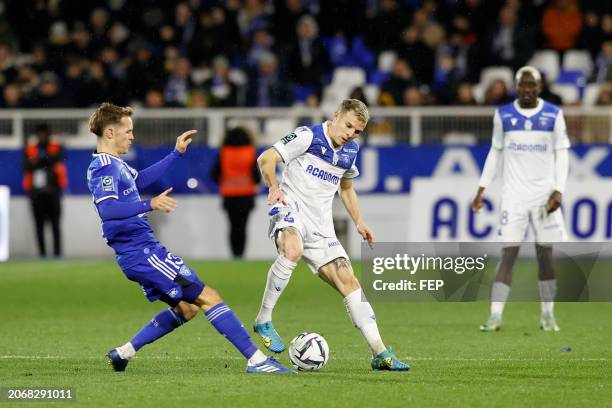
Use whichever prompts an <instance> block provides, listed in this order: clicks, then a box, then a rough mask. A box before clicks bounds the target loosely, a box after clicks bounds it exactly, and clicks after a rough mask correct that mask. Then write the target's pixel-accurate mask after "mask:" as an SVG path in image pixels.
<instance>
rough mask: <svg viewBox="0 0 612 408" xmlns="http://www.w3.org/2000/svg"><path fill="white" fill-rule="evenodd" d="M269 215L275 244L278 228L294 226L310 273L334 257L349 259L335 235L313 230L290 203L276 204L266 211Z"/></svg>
mask: <svg viewBox="0 0 612 408" xmlns="http://www.w3.org/2000/svg"><path fill="white" fill-rule="evenodd" d="M268 215H269V216H270V229H269V232H268V234H269V236H270V239H271V240H272V242H274V244H275V245H276V236H277V234H278V232H279V231H280V230H282V229H283V228H287V227H293V228H295V229H296V230H297V231H298V232H299V233H300V235H301V237H302V242H303V244H304V251H303V253H302V259H304V261H305V262H306V264H307V265H308V267H309V268H310V270H311V271H312V273H314V274H318V273H319V269H320V268H321V267H322V266H324V265H326V264H328V263H330V262H331V261H333V260H334V259H336V258H346V259H349V257H348V254H347V253H346V251H345V250H344V248H343V247H342V244H340V241H339V240H338V238H337V237H336V236H333V237H324V236H322V235H320V234H317V232H316V231H314V227H313V226H312V225H311V223H310V222H308V220H307V219H306V218H305V217H303V216H301V214H300V212H299V211H298V210H296V209H295V208H294V207H293V206H291V205H284V204H281V203H279V204H276V205H274V206H273V207H272V208H271V209H270V211H269V212H268Z"/></svg>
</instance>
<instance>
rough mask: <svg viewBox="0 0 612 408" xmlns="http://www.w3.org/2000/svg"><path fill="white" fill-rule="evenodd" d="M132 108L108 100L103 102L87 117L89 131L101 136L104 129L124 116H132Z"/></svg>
mask: <svg viewBox="0 0 612 408" xmlns="http://www.w3.org/2000/svg"><path fill="white" fill-rule="evenodd" d="M132 113H134V109H132V108H130V107H129V106H126V107H123V106H117V105H113V104H112V103H110V102H104V103H103V104H102V105H100V106H99V107H98V109H96V111H95V112H94V113H92V114H91V116H90V117H89V131H90V132H91V133H93V134H94V135H96V136H98V137H102V133H104V129H106V127H108V126H110V125H115V124H117V123H119V122H120V121H121V119H122V118H124V117H126V116H132Z"/></svg>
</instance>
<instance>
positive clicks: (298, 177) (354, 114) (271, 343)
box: [254, 99, 410, 371]
mask: <svg viewBox="0 0 612 408" xmlns="http://www.w3.org/2000/svg"><path fill="white" fill-rule="evenodd" d="M368 120H369V112H368V109H367V108H366V106H365V105H364V104H363V102H361V101H358V100H356V99H346V100H344V101H343V102H342V103H341V104H340V107H339V108H338V110H337V111H336V112H335V113H334V115H333V119H332V120H331V121H326V122H324V123H321V124H318V125H315V126H311V127H306V126H302V127H299V128H297V129H296V130H295V131H294V132H292V133H290V134H289V135H287V136H285V137H283V138H282V139H281V140H279V141H278V142H276V143H275V144H274V145H273V146H272V147H271V148H269V149H268V150H266V151H265V152H263V153H262V154H261V155H260V156H259V158H258V160H257V161H258V164H259V168H260V170H261V174H262V176H263V180H264V182H265V183H266V185H267V186H268V188H269V194H268V204H269V205H270V206H271V208H270V211H269V212H268V215H269V216H270V230H269V235H270V238H271V239H272V241H273V242H274V244H275V245H276V249H277V251H278V257H277V258H276V260H275V261H274V263H273V264H272V266H271V267H270V270H269V271H268V277H267V282H266V287H265V291H264V295H263V300H262V303H261V308H260V310H259V314H258V315H257V318H256V320H255V326H254V330H255V332H256V333H258V334H259V335H260V336H261V337H262V339H263V342H264V345H265V346H266V347H267V348H269V349H270V350H271V351H273V352H276V353H280V352H282V351H283V350H284V349H285V345H284V344H283V341H282V339H281V338H280V336H279V335H278V333H277V332H276V330H275V328H274V326H273V324H272V310H273V309H274V305H275V304H276V302H277V301H278V298H279V297H280V295H281V293H282V292H283V290H284V289H285V287H286V286H287V284H288V283H289V278H290V277H291V273H292V272H293V270H294V268H295V267H296V266H297V263H298V261H299V260H300V259H302V258H303V259H304V260H305V261H306V263H307V264H308V266H309V267H310V269H311V270H312V272H313V273H315V274H317V275H318V276H319V277H320V278H321V279H322V280H324V281H325V282H327V283H328V284H329V285H330V286H332V287H333V288H334V289H336V290H337V291H338V292H339V293H340V295H341V296H342V297H343V298H344V304H345V305H346V308H347V311H348V313H349V316H350V318H351V321H352V322H353V324H354V325H355V326H356V327H357V328H358V329H359V330H360V331H361V333H362V334H363V336H364V337H365V340H366V342H367V343H368V345H369V346H370V349H371V352H372V362H371V366H372V368H373V369H374V370H391V371H408V370H409V369H410V367H409V366H408V365H407V364H405V363H403V362H402V361H400V360H399V359H398V358H397V357H396V356H395V355H394V354H393V352H392V351H391V350H390V349H387V348H386V347H385V345H384V343H383V341H382V339H381V337H380V333H379V331H378V326H377V324H376V316H375V315H374V311H373V310H372V306H371V305H370V303H369V302H368V301H367V300H366V299H365V296H364V294H363V291H362V289H361V285H360V284H359V281H358V280H357V278H356V277H355V274H354V272H353V268H352V266H351V263H350V262H349V257H348V255H347V253H346V251H345V250H344V248H343V247H342V245H341V244H340V242H339V241H338V238H337V237H336V232H335V230H334V225H333V219H332V202H333V199H334V196H335V194H336V192H338V193H339V195H340V198H341V200H342V203H343V204H344V207H345V208H346V210H347V212H348V214H349V215H350V217H351V219H352V220H353V222H354V223H355V227H356V228H357V231H358V232H359V234H360V235H361V236H362V237H363V239H364V240H367V241H368V243H369V244H370V245H371V244H372V242H373V241H374V233H373V232H372V230H371V229H370V228H369V227H368V226H367V225H366V224H365V223H364V222H363V219H362V218H361V214H360V211H359V207H358V204H357V195H356V193H355V190H354V189H353V181H352V179H353V178H355V177H357V176H358V175H359V171H358V170H357V167H356V166H355V159H356V158H357V152H358V151H359V145H358V144H357V143H356V142H355V141H354V139H355V138H356V137H357V136H358V135H359V134H360V133H361V132H362V131H363V130H364V128H365V127H366V125H367V123H368ZM281 161H283V162H284V163H285V169H284V171H283V175H282V181H281V183H280V184H279V182H278V181H277V178H276V166H277V164H278V163H280V162H281Z"/></svg>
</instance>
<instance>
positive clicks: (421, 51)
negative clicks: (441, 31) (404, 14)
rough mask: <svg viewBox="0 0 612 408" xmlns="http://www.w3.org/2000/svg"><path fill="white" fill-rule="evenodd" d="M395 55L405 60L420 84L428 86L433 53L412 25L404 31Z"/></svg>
mask: <svg viewBox="0 0 612 408" xmlns="http://www.w3.org/2000/svg"><path fill="white" fill-rule="evenodd" d="M397 55H398V56H399V57H400V58H402V59H404V60H406V61H407V62H408V64H409V65H410V66H411V67H412V69H413V70H414V76H415V77H416V79H417V81H418V82H419V83H422V84H430V83H431V80H432V77H433V72H434V66H435V53H434V51H433V50H432V49H431V48H429V47H428V46H427V45H426V44H425V43H424V42H423V40H422V37H421V33H420V31H419V29H418V28H417V27H416V26H414V25H412V26H409V27H407V28H406V29H404V32H403V33H402V41H401V43H400V46H399V47H398V49H397Z"/></svg>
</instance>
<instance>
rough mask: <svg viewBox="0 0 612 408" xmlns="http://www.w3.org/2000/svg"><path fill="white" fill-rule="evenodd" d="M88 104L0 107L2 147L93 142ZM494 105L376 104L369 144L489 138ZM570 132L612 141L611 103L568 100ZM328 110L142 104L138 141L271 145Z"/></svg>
mask: <svg viewBox="0 0 612 408" xmlns="http://www.w3.org/2000/svg"><path fill="white" fill-rule="evenodd" d="M91 112H92V111H91V110H90V109H31V110H3V111H0V148H20V147H21V146H22V145H23V142H24V138H25V137H27V136H29V135H31V134H32V133H33V130H34V127H35V126H36V125H37V124H38V123H41V122H46V123H48V124H49V125H50V126H51V128H52V130H53V133H54V134H56V135H58V136H60V137H61V138H62V140H63V141H64V143H65V145H66V146H68V147H83V148H89V147H93V146H95V136H94V135H92V134H90V133H89V130H88V125H87V121H88V118H89V115H90V114H91ZM493 112H494V108H493V107H419V108H372V109H371V110H370V113H371V117H372V119H371V121H370V124H369V125H368V128H367V132H366V135H365V136H364V137H365V138H366V139H367V142H368V143H372V144H395V143H406V144H411V145H420V144H423V143H467V144H473V143H479V142H483V143H488V142H489V141H490V137H491V136H490V135H491V128H492V115H493ZM564 113H565V117H566V122H567V125H568V133H569V135H570V138H571V139H572V140H573V141H574V142H576V143H578V142H583V143H609V142H612V107H565V108H564ZM330 114H331V112H323V111H321V110H319V109H306V108H301V107H297V108H282V109H249V108H234V109H149V110H146V109H137V110H136V112H135V114H134V120H135V129H134V133H135V135H136V143H140V144H144V145H158V144H171V143H173V141H174V138H175V137H176V136H177V135H178V134H180V133H181V132H183V131H184V130H187V129H192V128H195V129H198V130H199V131H200V133H199V135H198V138H197V139H196V140H195V141H194V142H195V143H198V144H208V145H210V146H218V145H220V143H221V141H222V139H223V135H224V133H225V131H226V130H227V129H228V128H231V127H234V126H237V125H244V126H247V127H249V128H250V129H251V130H252V131H253V133H254V135H255V138H256V141H257V144H259V145H269V144H272V143H273V142H274V141H276V140H278V139H279V138H281V137H282V136H284V135H285V134H287V133H289V132H290V131H291V130H293V129H294V128H295V127H297V126H299V125H301V124H312V123H318V122H321V121H323V120H325V119H326V118H328V117H329V116H330Z"/></svg>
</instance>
